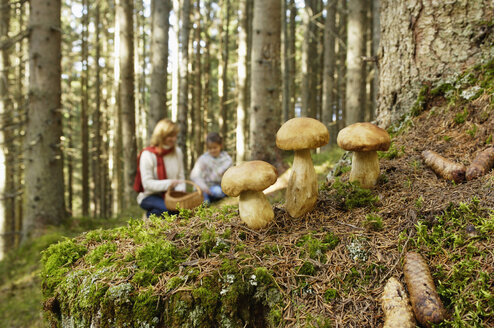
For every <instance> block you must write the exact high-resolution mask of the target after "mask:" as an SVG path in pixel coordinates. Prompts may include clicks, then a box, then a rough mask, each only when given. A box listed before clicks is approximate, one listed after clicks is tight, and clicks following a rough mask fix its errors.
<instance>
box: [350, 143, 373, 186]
mask: <svg viewBox="0 0 494 328" xmlns="http://www.w3.org/2000/svg"><path fill="white" fill-rule="evenodd" d="M378 178H379V158H378V156H377V151H362V152H358V151H355V152H353V158H352V171H351V172H350V181H358V182H360V187H362V188H367V189H370V188H372V187H374V186H375V185H376V183H377V179H378Z"/></svg>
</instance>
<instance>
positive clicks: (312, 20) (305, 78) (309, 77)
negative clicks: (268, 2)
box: [301, 0, 318, 118]
mask: <svg viewBox="0 0 494 328" xmlns="http://www.w3.org/2000/svg"><path fill="white" fill-rule="evenodd" d="M316 14H317V0H305V8H304V14H303V24H304V40H303V44H302V60H301V65H302V94H301V98H302V114H303V116H308V117H313V118H316V117H317V98H318V97H317V72H316V71H315V70H314V63H317V59H318V56H317V42H318V30H317V26H316Z"/></svg>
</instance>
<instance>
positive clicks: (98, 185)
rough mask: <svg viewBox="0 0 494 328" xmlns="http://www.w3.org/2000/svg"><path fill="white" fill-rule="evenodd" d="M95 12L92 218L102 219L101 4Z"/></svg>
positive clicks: (98, 4)
mask: <svg viewBox="0 0 494 328" xmlns="http://www.w3.org/2000/svg"><path fill="white" fill-rule="evenodd" d="M94 10H95V12H94V15H95V20H94V25H95V32H96V33H95V38H96V39H95V43H96V44H95V47H96V60H95V65H96V70H95V75H96V76H95V90H94V92H95V93H96V94H95V108H94V115H93V121H94V139H93V156H92V162H93V168H94V169H93V181H94V193H93V194H94V216H96V217H98V216H99V217H103V213H102V211H101V208H102V204H103V199H102V194H103V193H104V192H105V191H104V189H103V172H104V161H103V156H102V154H103V147H102V143H103V141H102V124H101V121H102V119H101V116H102V115H101V85H102V83H101V66H100V64H99V63H100V58H102V57H101V38H100V34H101V4H100V3H99V2H98V3H97V4H96V7H95V8H94Z"/></svg>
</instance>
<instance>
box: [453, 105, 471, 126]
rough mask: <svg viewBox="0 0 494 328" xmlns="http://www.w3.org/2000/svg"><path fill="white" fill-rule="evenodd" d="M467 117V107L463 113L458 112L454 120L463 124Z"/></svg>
mask: <svg viewBox="0 0 494 328" xmlns="http://www.w3.org/2000/svg"><path fill="white" fill-rule="evenodd" d="M467 117H468V110H467V108H466V107H465V108H464V109H463V111H462V112H461V113H457V114H456V115H455V119H454V121H455V123H456V124H463V123H465V122H466V120H467Z"/></svg>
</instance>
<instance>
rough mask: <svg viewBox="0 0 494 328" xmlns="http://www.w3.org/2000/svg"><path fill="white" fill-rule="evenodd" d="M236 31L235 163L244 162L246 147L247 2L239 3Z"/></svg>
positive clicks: (243, 0)
mask: <svg viewBox="0 0 494 328" xmlns="http://www.w3.org/2000/svg"><path fill="white" fill-rule="evenodd" d="M239 6H240V13H239V15H240V17H239V21H240V24H239V29H238V64H237V65H238V66H237V75H238V102H237V131H236V133H237V138H236V139H237V147H236V159H237V163H241V162H243V161H245V151H246V149H245V146H246V140H247V139H246V133H245V121H246V109H247V92H248V89H247V33H248V31H247V19H248V18H247V9H248V8H247V0H241V1H240V4H239Z"/></svg>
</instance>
